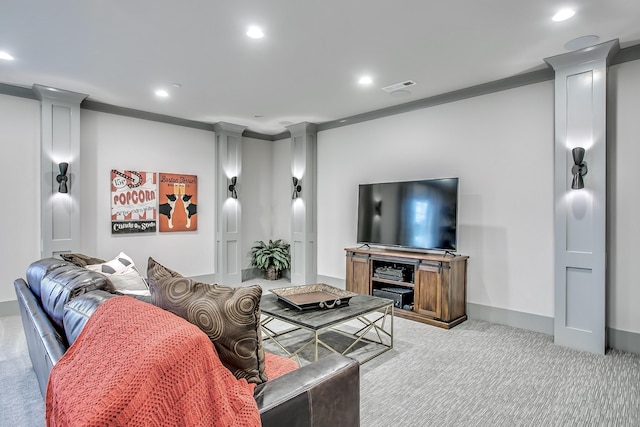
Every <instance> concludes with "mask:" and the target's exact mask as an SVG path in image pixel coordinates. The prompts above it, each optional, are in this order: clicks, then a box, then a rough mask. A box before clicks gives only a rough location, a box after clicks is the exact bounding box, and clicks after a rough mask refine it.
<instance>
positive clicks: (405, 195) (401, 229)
mask: <svg viewBox="0 0 640 427" xmlns="http://www.w3.org/2000/svg"><path fill="white" fill-rule="evenodd" d="M457 218H458V178H444V179H430V180H424V181H409V182H386V183H379V184H361V185H360V187H359V191H358V243H360V244H368V245H374V246H398V247H403V248H411V249H418V250H429V249H432V250H445V251H455V250H456V247H457V235H458V234H457V222H458V221H457Z"/></svg>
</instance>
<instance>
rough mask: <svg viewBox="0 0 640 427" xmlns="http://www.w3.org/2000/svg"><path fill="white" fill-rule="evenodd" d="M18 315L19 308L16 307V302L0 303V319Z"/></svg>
mask: <svg viewBox="0 0 640 427" xmlns="http://www.w3.org/2000/svg"><path fill="white" fill-rule="evenodd" d="M17 314H20V307H18V300H15V299H14V300H10V301H2V302H0V317H1V316H15V315H17Z"/></svg>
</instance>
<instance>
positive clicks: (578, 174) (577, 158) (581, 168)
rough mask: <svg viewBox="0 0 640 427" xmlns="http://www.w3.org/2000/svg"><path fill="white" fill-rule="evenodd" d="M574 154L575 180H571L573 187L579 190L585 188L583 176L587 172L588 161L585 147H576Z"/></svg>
mask: <svg viewBox="0 0 640 427" xmlns="http://www.w3.org/2000/svg"><path fill="white" fill-rule="evenodd" d="M571 154H573V163H574V165H573V167H572V168H571V173H572V174H573V180H572V181H571V188H572V189H574V190H579V189H581V188H584V180H583V179H582V177H583V176H585V175H586V174H587V162H585V161H584V148H582V147H576V148H574V149H573V150H572V151H571Z"/></svg>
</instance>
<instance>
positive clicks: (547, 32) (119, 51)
mask: <svg viewBox="0 0 640 427" xmlns="http://www.w3.org/2000/svg"><path fill="white" fill-rule="evenodd" d="M0 6H1V7H0V50H5V51H7V52H9V53H11V54H12V55H13V56H14V57H15V60H14V61H11V62H7V61H0V83H8V84H11V85H16V86H24V87H31V86H32V85H33V84H41V85H45V86H52V87H57V88H60V89H66V90H70V91H74V92H80V93H85V94H88V95H89V99H92V100H95V101H99V102H103V103H107V104H113V105H116V106H120V107H127V108H133V109H138V110H143V111H149V112H154V113H159V114H166V115H170V116H175V117H180V118H184V119H190V120H197V121H202V122H207V123H215V122H218V121H226V122H230V123H235V124H239V125H244V126H247V127H248V129H250V130H252V131H255V132H260V133H265V134H277V133H280V132H283V131H284V130H285V128H284V125H283V123H284V124H290V123H298V122H302V121H308V122H313V123H322V122H327V121H332V120H337V119H341V118H344V117H348V116H352V115H356V114H360V113H365V112H369V111H373V110H377V109H380V108H384V107H390V106H394V105H397V104H401V103H405V102H411V101H415V100H418V99H422V98H426V97H430V96H433V95H438V94H442V93H446V92H449V91H453V90H457V89H462V88H466V87H470V86H474V85H477V84H481V83H486V82H491V81H494V80H498V79H502V78H505V77H509V76H513V75H517V74H521V73H524V72H527V71H531V70H535V69H539V68H543V67H545V64H544V58H546V57H549V56H554V55H558V54H562V53H565V52H566V51H567V50H566V49H565V48H564V47H563V46H564V44H565V43H566V42H567V41H569V40H571V39H574V38H576V37H581V36H585V35H597V36H599V37H600V42H605V41H609V40H612V39H619V40H620V45H621V47H623V48H624V47H627V46H630V45H634V44H638V43H640V0H567V1H564V0H563V1H554V0H484V1H479V0H448V1H443V0H400V1H390V0H387V1H385V0H316V1H312V0H235V1H234V0H183V1H169V0H56V1H51V0H2V1H1V4H0ZM567 6H569V7H572V8H574V9H575V10H576V15H575V16H574V17H573V18H572V19H570V20H568V21H565V22H560V23H557V22H553V21H552V20H551V16H552V15H553V14H554V13H555V12H556V11H557V10H558V9H560V8H561V7H567ZM249 25H260V26H262V28H263V30H264V32H265V37H264V38H262V39H259V40H255V39H250V38H248V37H247V36H246V35H245V32H246V30H247V28H248V26H249ZM363 74H369V75H370V76H371V77H372V79H373V84H372V85H370V86H369V87H362V86H361V85H358V83H357V80H358V78H359V77H360V76H361V75H363ZM405 80H413V81H415V82H416V83H417V85H416V86H413V87H411V88H410V91H411V95H409V96H406V97H392V96H391V95H389V94H388V93H386V92H384V91H382V90H381V88H382V87H384V86H388V85H391V84H394V83H399V82H403V81H405ZM174 83H179V84H180V85H181V87H180V88H176V87H173V86H172V84H174ZM161 87H163V88H166V89H167V90H168V91H169V92H170V96H169V97H168V98H165V99H159V98H157V97H156V96H155V95H154V90H155V89H157V88H161Z"/></svg>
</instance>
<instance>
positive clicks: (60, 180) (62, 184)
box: [56, 162, 69, 193]
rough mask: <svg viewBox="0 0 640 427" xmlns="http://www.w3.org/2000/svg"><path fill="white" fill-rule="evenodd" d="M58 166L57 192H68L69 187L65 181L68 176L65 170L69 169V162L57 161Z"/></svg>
mask: <svg viewBox="0 0 640 427" xmlns="http://www.w3.org/2000/svg"><path fill="white" fill-rule="evenodd" d="M58 167H59V168H60V175H58V176H56V181H58V184H60V185H59V186H58V192H59V193H68V192H69V188H68V187H67V181H68V180H69V177H68V176H67V171H68V170H69V163H66V162H65V163H58Z"/></svg>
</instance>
